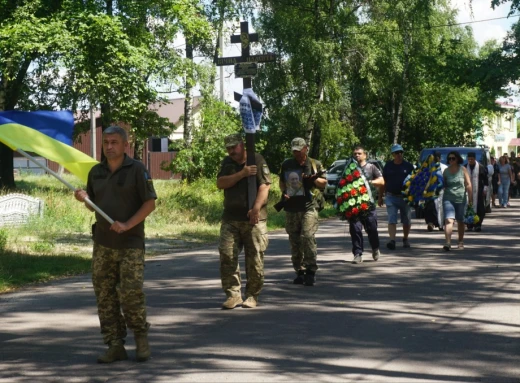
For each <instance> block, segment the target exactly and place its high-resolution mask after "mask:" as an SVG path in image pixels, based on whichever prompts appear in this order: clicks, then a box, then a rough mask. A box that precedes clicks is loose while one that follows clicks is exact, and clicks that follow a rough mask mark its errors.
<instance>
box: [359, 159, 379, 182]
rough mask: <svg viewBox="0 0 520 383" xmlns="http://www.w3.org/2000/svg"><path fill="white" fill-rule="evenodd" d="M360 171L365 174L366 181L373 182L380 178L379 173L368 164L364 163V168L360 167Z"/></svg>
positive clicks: (372, 165) (375, 167)
mask: <svg viewBox="0 0 520 383" xmlns="http://www.w3.org/2000/svg"><path fill="white" fill-rule="evenodd" d="M360 168H361V170H363V174H365V178H366V179H367V181H372V180H375V179H377V178H379V177H382V174H381V172H380V171H379V169H378V168H377V166H375V165H374V164H371V163H370V162H366V163H365V166H360Z"/></svg>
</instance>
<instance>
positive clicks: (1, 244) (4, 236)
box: [0, 228, 9, 254]
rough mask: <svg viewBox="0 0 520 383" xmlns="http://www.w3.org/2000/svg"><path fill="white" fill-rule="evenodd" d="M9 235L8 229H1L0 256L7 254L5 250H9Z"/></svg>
mask: <svg viewBox="0 0 520 383" xmlns="http://www.w3.org/2000/svg"><path fill="white" fill-rule="evenodd" d="M8 236H9V234H8V232H7V230H6V229H4V228H1V229H0V254H3V253H5V250H6V249H7V238H8Z"/></svg>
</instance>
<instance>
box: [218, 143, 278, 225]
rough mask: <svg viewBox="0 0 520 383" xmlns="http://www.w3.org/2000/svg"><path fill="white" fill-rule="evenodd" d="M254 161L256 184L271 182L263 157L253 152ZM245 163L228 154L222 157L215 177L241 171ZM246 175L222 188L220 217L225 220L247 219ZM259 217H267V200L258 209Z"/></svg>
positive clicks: (261, 218) (262, 218)
mask: <svg viewBox="0 0 520 383" xmlns="http://www.w3.org/2000/svg"><path fill="white" fill-rule="evenodd" d="M255 163H256V167H257V169H258V171H257V173H256V186H257V188H258V187H260V185H263V184H267V185H270V184H271V173H270V171H269V167H268V166H267V164H266V162H265V160H264V157H262V155H260V154H258V153H255ZM245 165H246V164H245V163H243V164H238V163H236V162H235V161H233V159H232V158H231V157H229V156H227V157H226V158H224V160H223V161H222V164H221V166H220V171H219V173H218V175H217V178H219V177H222V176H230V175H232V174H235V173H238V172H239V171H241V170H242V169H243V168H244V166H245ZM247 179H248V177H244V178H242V179H241V180H240V181H238V182H237V183H236V184H235V185H233V186H232V187H230V188H227V189H224V213H223V214H222V219H223V220H225V221H249V218H248V217H247V212H248V211H249V202H248V190H247V189H248V186H247V185H248V181H247ZM259 219H260V220H265V219H267V202H266V203H265V205H264V206H262V208H261V209H260V213H259Z"/></svg>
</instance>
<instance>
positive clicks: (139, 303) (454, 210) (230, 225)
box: [74, 127, 520, 363]
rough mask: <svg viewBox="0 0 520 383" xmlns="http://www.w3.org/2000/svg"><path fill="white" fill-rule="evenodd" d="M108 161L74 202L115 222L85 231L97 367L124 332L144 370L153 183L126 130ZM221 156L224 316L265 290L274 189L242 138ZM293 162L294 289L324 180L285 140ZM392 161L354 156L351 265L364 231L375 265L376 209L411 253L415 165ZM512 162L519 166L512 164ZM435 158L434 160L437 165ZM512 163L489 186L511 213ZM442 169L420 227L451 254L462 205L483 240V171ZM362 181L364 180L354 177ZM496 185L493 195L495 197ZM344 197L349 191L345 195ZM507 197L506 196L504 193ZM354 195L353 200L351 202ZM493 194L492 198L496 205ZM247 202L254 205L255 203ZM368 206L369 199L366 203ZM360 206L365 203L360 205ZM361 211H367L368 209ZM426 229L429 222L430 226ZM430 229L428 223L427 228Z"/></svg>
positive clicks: (106, 142) (285, 173)
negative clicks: (408, 191) (129, 151)
mask: <svg viewBox="0 0 520 383" xmlns="http://www.w3.org/2000/svg"><path fill="white" fill-rule="evenodd" d="M102 144H103V153H104V155H105V159H104V160H103V161H102V162H101V163H100V164H98V165H96V166H94V167H93V168H92V170H91V171H90V173H89V176H88V182H87V188H86V191H85V190H81V189H78V190H76V191H75V193H74V195H75V197H76V199H77V200H78V201H80V202H84V203H85V206H86V207H87V208H88V209H89V210H91V211H93V210H94V209H93V207H92V205H91V204H92V203H94V204H95V205H97V206H98V207H99V208H100V209H101V210H102V211H104V212H105V213H107V214H108V216H109V217H111V218H112V219H113V222H109V221H108V220H107V219H106V218H105V217H106V215H103V214H101V213H100V212H99V211H98V210H96V224H94V225H93V228H92V237H93V240H94V246H93V257H92V282H93V285H94V291H95V295H96V300H97V307H98V316H99V321H100V326H101V333H102V335H103V340H104V343H105V344H106V345H107V346H108V349H107V350H106V352H105V353H104V354H103V355H100V356H99V357H98V359H97V361H98V362H99V363H112V362H116V361H120V360H126V359H128V355H127V352H126V349H125V347H124V345H125V339H126V335H127V328H129V329H130V330H132V331H133V333H134V338H135V344H136V359H137V361H146V360H147V359H148V358H149V357H150V355H151V351H150V346H149V343H148V329H149V327H150V324H149V323H148V322H147V319H146V304H145V294H144V292H143V279H144V221H145V219H146V217H147V216H148V215H149V214H150V213H151V212H152V211H153V210H154V209H155V200H156V198H157V196H156V193H155V190H154V187H153V182H152V180H151V177H150V175H149V174H148V172H147V170H146V168H145V167H144V165H143V164H142V163H141V162H139V161H136V160H133V159H132V158H130V157H128V156H127V155H126V154H125V149H126V148H127V147H128V138H127V134H126V131H125V130H124V129H122V128H120V127H109V128H107V129H106V130H105V131H104V132H103V139H102ZM224 146H225V148H226V151H227V154H228V155H227V156H226V157H225V158H224V159H223V161H222V163H221V167H220V171H219V173H218V175H217V187H218V188H219V189H222V190H223V191H224V209H223V215H222V221H221V227H220V240H219V245H218V250H219V255H220V278H221V284H222V289H223V291H224V293H225V295H226V300H225V301H224V303H223V304H222V308H223V309H233V308H235V307H237V306H239V305H241V306H242V307H243V308H248V309H251V308H255V307H256V306H257V305H258V302H259V295H260V293H261V291H262V288H263V284H264V252H265V251H266V249H267V246H268V243H269V240H268V235H267V224H266V222H267V201H268V195H269V190H270V188H271V184H272V181H271V171H270V169H269V167H268V165H267V163H266V161H265V159H264V158H263V157H262V156H261V155H260V154H258V153H255V155H254V159H255V163H254V165H253V164H249V165H248V164H247V158H248V156H247V152H246V148H245V145H244V141H243V138H242V135H241V134H232V135H229V136H227V137H225V139H224ZM291 151H292V157H291V158H289V159H286V160H285V161H284V162H283V163H282V165H281V169H280V171H279V173H278V175H279V185H278V186H279V188H280V191H281V192H282V200H283V208H284V209H285V230H286V232H287V234H288V236H289V247H290V251H291V261H292V266H293V268H294V272H295V277H294V280H293V283H294V284H299V285H304V286H313V285H314V284H315V283H316V273H317V271H318V269H319V267H318V261H317V259H318V254H317V245H316V237H315V234H316V232H317V230H318V225H319V221H318V211H319V209H320V208H321V206H322V204H321V203H320V198H323V195H322V193H321V191H322V190H323V189H324V188H325V186H326V183H327V180H326V178H325V176H324V169H323V166H322V164H321V162H320V161H318V160H317V159H314V158H311V157H309V155H308V152H309V147H308V145H307V143H306V141H305V140H304V139H303V138H299V137H297V138H294V139H293V140H292V141H291ZM390 152H391V155H392V160H390V161H388V162H387V163H386V164H385V166H384V168H383V171H382V172H381V171H380V170H379V169H378V168H377V167H376V166H374V165H373V164H371V163H368V162H367V153H366V151H365V149H364V148H363V147H362V146H356V147H355V148H354V150H353V152H352V158H353V159H354V160H355V161H352V162H353V163H354V165H353V166H354V167H355V168H356V172H358V173H357V176H359V180H360V181H359V182H361V183H362V185H361V187H359V184H358V187H359V190H363V191H366V190H367V189H370V190H375V189H378V200H377V201H374V197H373V195H375V193H368V194H367V196H370V199H371V201H370V204H371V205H370V206H371V207H372V208H371V209H368V210H366V211H365V213H366V214H363V215H358V216H356V218H350V216H348V215H347V217H349V233H350V237H351V243H352V254H353V256H354V258H353V263H354V264H360V263H362V262H363V252H364V244H363V229H364V230H365V231H366V233H367V236H368V242H369V244H370V247H371V254H372V258H373V260H374V261H377V260H378V259H379V257H380V256H381V251H380V242H379V234H378V221H377V211H376V209H375V205H376V204H377V205H379V206H380V207H382V206H383V205H384V204H386V210H387V215H388V219H387V220H388V222H387V223H388V226H387V227H388V235H389V241H388V243H386V248H387V249H388V250H395V249H396V247H397V246H398V240H397V238H396V235H397V224H398V222H400V223H401V224H402V228H403V238H402V247H403V248H409V247H410V246H411V244H410V239H409V234H410V229H411V222H412V220H411V206H410V204H409V203H408V201H406V200H405V198H403V194H402V191H403V183H404V182H405V180H406V179H407V177H408V176H409V175H410V174H411V172H412V171H414V166H413V165H412V164H411V163H410V162H408V161H405V160H404V158H403V155H404V149H403V147H402V146H401V145H399V144H394V145H392V147H391V149H390ZM515 159H516V158H515ZM439 160H440V154H438V153H436V154H435V161H436V162H438V161H439ZM518 160H519V161H518V162H516V161H514V162H512V163H511V162H510V161H509V159H508V158H507V156H502V157H500V159H499V163H496V162H495V160H494V158H493V159H492V165H493V169H494V175H493V181H492V182H493V186H494V189H493V190H496V191H497V193H498V200H499V203H500V206H502V207H504V208H506V207H507V206H509V196H510V193H511V192H512V193H513V195H515V194H517V193H518V188H517V185H518V184H517V182H516V181H517V180H518V178H520V156H519V159H518ZM448 163H449V166H447V167H445V166H444V167H440V164H439V168H440V169H441V173H442V177H443V180H444V183H443V186H444V188H443V190H442V192H441V193H440V194H439V195H438V196H437V199H436V201H435V203H434V204H430V205H429V208H428V209H430V212H429V213H428V214H427V222H428V220H430V221H431V222H433V221H434V219H435V222H436V225H438V226H439V227H441V228H442V227H444V232H445V237H446V242H445V245H444V246H443V249H444V250H445V251H449V250H450V249H451V236H452V231H453V223H454V222H455V221H457V225H458V248H463V247H464V242H463V241H464V232H465V226H466V225H465V222H464V211H465V206H466V204H469V206H472V205H473V204H475V205H476V210H477V214H478V216H479V221H478V222H477V223H475V224H474V225H473V224H470V225H468V226H467V227H468V230H475V231H480V230H481V227H482V221H483V220H484V217H485V209H484V204H483V201H484V196H485V193H486V188H487V187H488V185H487V182H488V180H487V172H488V170H487V168H486V167H484V166H482V165H481V164H479V163H478V162H477V161H476V160H475V154H474V153H468V164H467V165H466V166H463V165H462V163H463V160H462V158H461V156H460V154H459V153H458V152H457V151H452V152H450V153H449V155H448ZM360 174H362V176H360ZM251 179H252V180H254V185H255V188H256V197H252V198H249V197H250V196H249V193H250V190H251V188H250V184H249V182H250V180H251ZM495 186H496V188H495ZM347 188H348V186H347ZM509 189H511V192H510V190H509ZM352 194H353V195H355V194H356V191H354V192H353V193H352ZM496 197H497V195H495V194H494V195H493V202H494V201H495V199H496ZM253 198H254V200H253ZM367 198H368V197H367ZM365 205H366V204H365ZM365 207H366V206H365ZM431 224H432V225H433V223H431ZM428 229H430V223H429V225H428ZM242 250H244V257H245V268H246V279H247V281H246V285H245V299H243V297H242V286H241V285H242V280H241V272H240V267H239V260H238V257H239V254H240V253H241V252H242Z"/></svg>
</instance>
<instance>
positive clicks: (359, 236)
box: [349, 209, 379, 255]
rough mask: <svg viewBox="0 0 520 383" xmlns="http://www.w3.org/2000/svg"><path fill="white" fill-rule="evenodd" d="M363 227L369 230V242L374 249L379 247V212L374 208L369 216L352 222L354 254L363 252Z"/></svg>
mask: <svg viewBox="0 0 520 383" xmlns="http://www.w3.org/2000/svg"><path fill="white" fill-rule="evenodd" d="M363 228H364V229H365V231H366V232H367V235H368V242H369V243H370V247H372V250H375V249H379V234H378V233H377V213H376V210H375V209H374V210H372V211H371V212H370V214H369V215H368V217H367V218H365V219H362V220H359V221H354V222H350V228H349V231H350V238H351V239H352V254H354V255H361V254H362V253H363V250H364V249H363Z"/></svg>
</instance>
